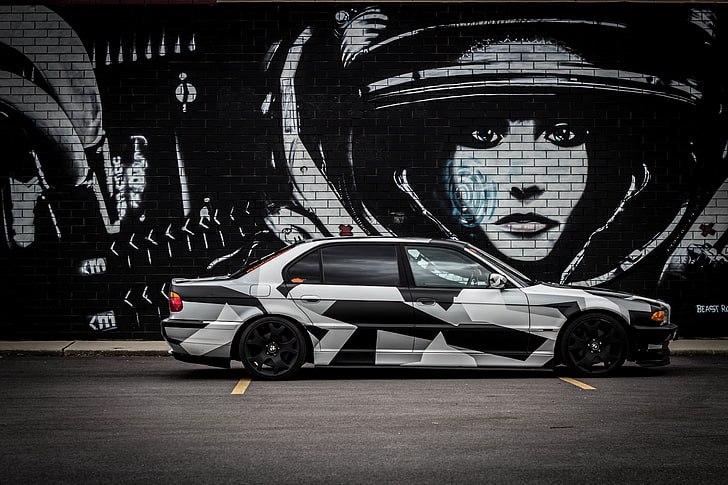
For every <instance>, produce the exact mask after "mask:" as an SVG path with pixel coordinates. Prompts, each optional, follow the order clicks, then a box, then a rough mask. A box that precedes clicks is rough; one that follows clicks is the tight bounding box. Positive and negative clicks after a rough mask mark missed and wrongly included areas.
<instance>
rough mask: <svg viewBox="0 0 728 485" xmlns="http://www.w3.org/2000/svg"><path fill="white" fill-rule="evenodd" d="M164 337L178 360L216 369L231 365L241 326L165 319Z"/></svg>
mask: <svg viewBox="0 0 728 485" xmlns="http://www.w3.org/2000/svg"><path fill="white" fill-rule="evenodd" d="M161 327H162V337H164V339H165V340H166V341H167V343H168V344H169V346H170V348H171V350H170V354H171V355H172V357H174V358H175V359H177V360H180V361H183V362H192V363H196V364H204V365H212V366H215V367H229V366H230V349H231V343H232V341H233V338H234V336H235V332H236V331H237V329H238V327H239V323H223V322H204V321H199V320H185V319H172V318H165V319H164V320H162V325H161Z"/></svg>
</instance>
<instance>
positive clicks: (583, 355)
mask: <svg viewBox="0 0 728 485" xmlns="http://www.w3.org/2000/svg"><path fill="white" fill-rule="evenodd" d="M628 349H629V337H628V336H627V331H626V330H625V329H624V327H623V326H622V325H621V324H620V323H619V322H618V321H617V320H616V319H615V318H614V317H611V316H609V315H605V314H601V313H591V314H587V315H582V316H580V317H578V318H577V319H576V320H574V321H573V322H571V323H570V324H569V325H568V327H567V328H566V329H565V331H564V334H563V337H562V339H561V359H562V361H563V362H564V364H566V366H567V367H568V368H569V369H571V370H572V371H573V372H575V373H577V374H579V375H582V376H607V375H610V374H612V373H613V372H614V371H616V370H617V369H619V368H620V367H621V366H622V364H624V361H625V359H626V358H627V350H628Z"/></svg>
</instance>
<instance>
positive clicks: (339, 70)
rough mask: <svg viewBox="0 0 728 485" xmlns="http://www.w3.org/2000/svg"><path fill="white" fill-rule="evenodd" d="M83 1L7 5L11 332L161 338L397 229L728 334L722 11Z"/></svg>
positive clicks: (5, 229) (3, 77)
mask: <svg viewBox="0 0 728 485" xmlns="http://www.w3.org/2000/svg"><path fill="white" fill-rule="evenodd" d="M64 3H65V4H64ZM70 3H72V2H49V3H48V4H46V5H45V6H43V5H28V4H25V5H21V4H18V5H3V6H0V65H1V66H0V136H2V141H1V142H0V146H2V147H3V155H2V157H3V161H2V167H3V172H2V177H1V178H0V195H1V196H2V199H1V202H2V204H1V206H2V213H0V220H1V221H2V224H1V225H0V233H1V234H2V236H3V237H2V245H0V255H1V256H0V257H2V265H1V267H2V271H3V273H2V278H3V280H4V282H5V286H6V288H7V289H6V290H4V291H3V296H2V299H3V301H2V304H3V306H4V310H3V313H2V326H0V329H2V330H0V332H1V333H0V338H58V337H64V338H159V320H160V318H162V317H163V316H164V315H165V313H166V300H165V297H164V295H165V292H166V285H167V284H168V281H169V279H170V278H171V277H173V276H205V275H216V274H225V273H226V272H229V271H231V270H233V269H235V268H236V267H239V266H240V265H242V264H243V263H244V262H245V261H246V260H250V259H251V258H255V257H257V256H261V255H263V254H265V253H267V252H270V251H271V250H273V249H274V248H277V247H279V246H281V245H283V244H286V243H288V242H291V241H294V240H296V239H299V238H310V237H321V236H342V237H345V236H349V235H354V236H358V235H376V234H385V235H390V234H391V235H402V236H406V235H414V236H426V237H444V238H458V239H463V240H467V241H470V242H472V243H474V244H476V245H478V246H479V247H482V248H484V249H487V250H488V251H490V252H491V253H493V254H494V255H496V256H498V257H500V258H502V259H504V260H506V261H507V262H509V263H510V264H512V265H514V266H516V267H517V268H519V269H521V270H523V271H524V272H526V273H528V274H530V275H532V276H534V277H536V278H539V279H543V280H549V281H555V282H561V283H569V284H580V285H588V286H603V287H607V288H616V289H623V290H627V291H634V292H637V293H640V294H644V295H646V296H657V297H660V298H664V299H666V300H667V301H668V302H670V303H671V304H672V305H673V308H674V310H675V315H674V319H675V320H676V321H677V322H678V323H680V324H681V326H682V329H683V335H690V336H710V335H720V336H727V335H728V330H726V328H728V327H726V324H727V323H728V322H727V321H726V314H728V298H727V297H726V294H725V291H723V290H721V288H722V287H723V286H724V285H723V284H722V278H723V277H724V276H725V274H726V270H727V269H728V266H727V265H726V259H725V258H726V249H725V243H726V224H728V185H727V184H726V175H727V174H726V171H727V165H726V160H725V157H726V140H727V139H728V130H727V129H726V128H727V127H726V125H725V119H724V118H725V113H724V111H725V110H724V109H723V108H721V107H722V104H723V103H724V101H725V99H724V98H725V79H724V76H722V75H721V72H722V71H723V70H724V69H723V68H722V64H723V63H725V59H727V58H728V57H726V55H725V54H726V53H725V50H724V48H725V46H724V42H723V39H724V37H725V32H726V30H725V28H723V27H722V25H721V24H722V23H723V22H724V21H725V19H726V13H728V12H726V9H725V8H724V7H723V6H721V5H712V4H697V5H695V4H688V3H685V4H673V3H669V4H660V3H654V4H652V3H650V4H615V3H611V2H609V3H603V4H600V3H583V4H581V3H580V4H574V3H570V4H552V3H547V4H543V3H538V4H517V5H513V4H506V3H503V4H498V3H484V4H480V3H452V4H449V3H425V4H412V3H402V4H398V3H385V4H382V5H381V6H377V5H375V4H364V5H355V4H344V5H343V6H340V5H338V6H337V5H336V4H333V3H245V4H218V5H203V4H204V3H209V2H178V3H190V4H191V3H196V5H156V4H155V5H149V4H147V5H141V4H140V5H103V6H100V5H78V4H76V5H71V4H70ZM81 3H103V2H81ZM140 3H144V2H140ZM147 3H158V2H147ZM170 3H174V2H170Z"/></svg>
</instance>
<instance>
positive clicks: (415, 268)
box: [405, 246, 490, 288]
mask: <svg viewBox="0 0 728 485" xmlns="http://www.w3.org/2000/svg"><path fill="white" fill-rule="evenodd" d="M405 252H406V253H407V262H408V263H409V267H410V268H411V269H412V276H413V277H414V282H415V286H421V287H439V288H443V287H444V288H463V287H476V288H488V277H489V276H490V271H489V270H488V269H487V268H486V267H485V266H483V265H481V264H479V263H478V262H477V261H474V260H472V259H470V258H468V257H467V256H465V255H464V254H461V253H459V252H457V251H454V250H452V249H448V248H438V247H428V246H406V247H405Z"/></svg>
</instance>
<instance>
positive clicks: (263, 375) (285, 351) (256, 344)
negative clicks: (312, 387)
mask: <svg viewBox="0 0 728 485" xmlns="http://www.w3.org/2000/svg"><path fill="white" fill-rule="evenodd" d="M239 351H240V359H241V360H242V362H243V366H244V367H245V369H246V370H247V371H248V372H250V374H252V375H253V377H256V378H259V379H268V380H273V379H287V378H289V377H291V376H293V375H294V374H295V373H296V372H298V370H299V369H300V368H301V366H302V365H303V362H304V359H305V357H306V341H305V337H304V335H303V332H301V330H300V329H299V327H298V326H297V325H296V324H294V323H292V322H289V321H288V320H284V319H282V318H275V317H267V318H262V319H260V320H257V321H255V322H253V323H251V324H250V325H248V326H247V327H246V328H245V330H243V333H242V335H241V336H240V343H239Z"/></svg>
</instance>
